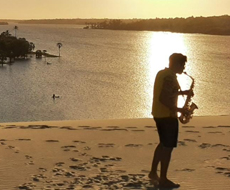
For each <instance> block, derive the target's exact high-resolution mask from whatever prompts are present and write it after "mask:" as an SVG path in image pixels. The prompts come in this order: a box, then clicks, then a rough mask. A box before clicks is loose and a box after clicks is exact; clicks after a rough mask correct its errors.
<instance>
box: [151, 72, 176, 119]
mask: <svg viewBox="0 0 230 190" xmlns="http://www.w3.org/2000/svg"><path fill="white" fill-rule="evenodd" d="M179 89H180V86H179V84H178V81H177V76H176V73H175V72H173V71H172V70H171V69H169V68H165V69H164V70H161V71H159V72H158V73H157V76H156V79H155V83H154V92H153V106H152V115H153V116H154V117H155V118H165V117H177V112H176V110H175V108H176V107H177V98H178V91H179Z"/></svg>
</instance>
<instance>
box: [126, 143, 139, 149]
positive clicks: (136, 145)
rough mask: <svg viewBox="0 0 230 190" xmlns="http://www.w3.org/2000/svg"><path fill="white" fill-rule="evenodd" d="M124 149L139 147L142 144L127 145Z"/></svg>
mask: <svg viewBox="0 0 230 190" xmlns="http://www.w3.org/2000/svg"><path fill="white" fill-rule="evenodd" d="M125 146H126V147H133V148H134V147H141V146H143V145H142V144H127V145H125Z"/></svg>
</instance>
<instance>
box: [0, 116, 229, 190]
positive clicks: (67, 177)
mask: <svg viewBox="0 0 230 190" xmlns="http://www.w3.org/2000/svg"><path fill="white" fill-rule="evenodd" d="M1 126H2V127H1V128H0V138H1V140H0V143H1V144H0V173H1V177H0V190H8V189H9V190H12V189H19V187H20V188H21V189H63V190H64V189H148V190H151V189H152V190H156V189H157V188H154V187H153V185H151V184H150V183H149V180H148V178H147V174H148V172H149V169H150V166H151V162H152V155H153V150H154V149H155V146H156V144H157V143H158V135H157V132H156V128H155V123H154V121H153V120H152V119H127V120H88V121H57V122H30V123H25V122H24V123H3V124H1ZM169 178H171V179H172V180H173V181H175V182H179V183H180V184H181V187H180V188H179V189H180V190H217V189H218V190H226V189H229V186H230V117H229V116H219V117H194V118H193V120H192V121H191V122H190V123H189V124H188V125H181V126H180V134H179V143H178V148H177V149H175V151H174V152H173V156H172V162H171V165H170V168H169Z"/></svg>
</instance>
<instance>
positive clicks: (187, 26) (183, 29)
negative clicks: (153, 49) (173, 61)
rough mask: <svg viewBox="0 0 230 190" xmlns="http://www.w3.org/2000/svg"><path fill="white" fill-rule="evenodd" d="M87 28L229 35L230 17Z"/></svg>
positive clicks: (116, 23)
mask: <svg viewBox="0 0 230 190" xmlns="http://www.w3.org/2000/svg"><path fill="white" fill-rule="evenodd" d="M88 27H89V28H93V29H111V30H146V31H169V32H179V33H202V34H214V35H230V16H228V15H223V16H213V17H189V18H169V19H165V18H162V19H160V18H156V19H141V20H139V19H137V20H133V21H132V22H123V21H122V20H105V21H103V22H99V23H89V24H88Z"/></svg>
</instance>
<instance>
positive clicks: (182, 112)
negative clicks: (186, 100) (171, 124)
mask: <svg viewBox="0 0 230 190" xmlns="http://www.w3.org/2000/svg"><path fill="white" fill-rule="evenodd" d="M176 111H177V112H180V113H181V114H183V115H188V114H189V111H188V109H187V108H177V109H176Z"/></svg>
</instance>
